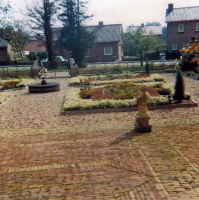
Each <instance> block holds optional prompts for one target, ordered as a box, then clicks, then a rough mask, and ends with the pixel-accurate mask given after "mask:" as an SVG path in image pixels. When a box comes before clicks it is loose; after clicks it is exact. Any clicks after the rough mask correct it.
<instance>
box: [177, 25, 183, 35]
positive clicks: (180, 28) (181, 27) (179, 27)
mask: <svg viewBox="0 0 199 200" xmlns="http://www.w3.org/2000/svg"><path fill="white" fill-rule="evenodd" d="M178 32H180V33H183V32H184V24H178Z"/></svg>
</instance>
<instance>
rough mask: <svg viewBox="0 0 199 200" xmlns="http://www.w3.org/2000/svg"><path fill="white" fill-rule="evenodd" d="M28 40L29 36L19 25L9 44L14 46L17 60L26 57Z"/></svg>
mask: <svg viewBox="0 0 199 200" xmlns="http://www.w3.org/2000/svg"><path fill="white" fill-rule="evenodd" d="M27 40H28V34H27V33H26V32H25V31H23V29H22V27H20V26H19V25H17V28H16V30H13V32H12V38H11V39H10V41H9V43H10V44H11V46H12V50H13V51H14V52H15V55H14V57H15V59H16V58H21V59H22V57H23V55H24V50H23V49H24V47H25V45H26V43H27Z"/></svg>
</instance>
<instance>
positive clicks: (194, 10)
mask: <svg viewBox="0 0 199 200" xmlns="http://www.w3.org/2000/svg"><path fill="white" fill-rule="evenodd" d="M193 20H199V6H195V7H186V8H174V9H173V11H171V12H170V13H169V14H168V15H167V16H166V22H176V21H193Z"/></svg>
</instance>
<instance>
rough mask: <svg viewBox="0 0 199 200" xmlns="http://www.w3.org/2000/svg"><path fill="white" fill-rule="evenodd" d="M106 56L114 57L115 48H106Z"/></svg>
mask: <svg viewBox="0 0 199 200" xmlns="http://www.w3.org/2000/svg"><path fill="white" fill-rule="evenodd" d="M104 55H113V48H112V47H106V48H104Z"/></svg>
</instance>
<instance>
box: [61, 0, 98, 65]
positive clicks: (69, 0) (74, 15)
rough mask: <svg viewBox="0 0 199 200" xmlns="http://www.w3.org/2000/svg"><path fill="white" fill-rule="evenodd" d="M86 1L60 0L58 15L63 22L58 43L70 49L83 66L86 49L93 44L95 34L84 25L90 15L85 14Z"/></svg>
mask: <svg viewBox="0 0 199 200" xmlns="http://www.w3.org/2000/svg"><path fill="white" fill-rule="evenodd" d="M86 3H87V2H81V1H79V0H62V3H61V4H60V5H61V6H62V8H63V13H62V14H60V15H59V17H60V20H61V21H62V23H63V28H62V30H61V34H60V43H61V45H62V46H63V47H66V48H67V50H69V51H71V53H72V57H73V58H74V59H75V61H76V63H77V64H78V65H79V67H83V66H84V58H85V54H86V51H87V50H89V49H90V48H92V47H93V46H94V44H95V36H94V35H93V33H90V32H88V31H87V30H86V29H85V27H84V22H85V21H86V20H87V19H89V18H91V17H92V16H87V15H86V14H85V13H86Z"/></svg>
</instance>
